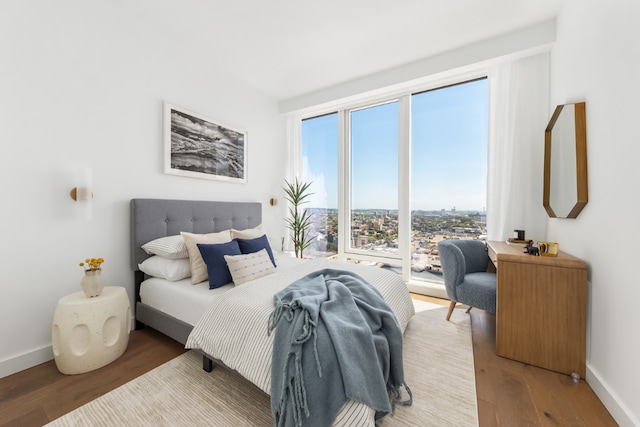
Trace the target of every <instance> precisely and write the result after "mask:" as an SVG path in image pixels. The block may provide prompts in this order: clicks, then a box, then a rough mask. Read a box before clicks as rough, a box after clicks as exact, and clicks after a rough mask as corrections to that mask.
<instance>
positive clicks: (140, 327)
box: [134, 320, 144, 331]
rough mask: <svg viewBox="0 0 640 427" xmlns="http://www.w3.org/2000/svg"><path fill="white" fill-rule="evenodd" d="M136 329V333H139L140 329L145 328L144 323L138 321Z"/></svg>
mask: <svg viewBox="0 0 640 427" xmlns="http://www.w3.org/2000/svg"><path fill="white" fill-rule="evenodd" d="M134 328H135V330H136V331H139V330H140V329H142V328H144V323H142V322H141V321H139V320H136V322H135V326H134Z"/></svg>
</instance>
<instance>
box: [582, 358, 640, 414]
mask: <svg viewBox="0 0 640 427" xmlns="http://www.w3.org/2000/svg"><path fill="white" fill-rule="evenodd" d="M586 381H587V383H588V384H589V386H590V387H591V389H592V390H593V392H594V393H595V394H596V396H598V398H599V399H600V401H601V402H602V403H603V404H604V406H605V407H606V408H607V410H608V411H609V413H610V414H611V416H612V417H613V419H614V420H616V422H617V423H618V425H619V426H620V427H634V426H640V421H639V420H638V419H637V418H636V417H635V416H634V415H633V414H632V413H631V411H629V409H628V408H627V407H625V406H624V405H623V404H622V403H621V402H620V399H618V396H616V394H615V393H614V392H612V391H611V389H610V388H609V387H608V386H607V384H606V383H605V382H604V381H602V380H601V378H600V376H599V375H598V373H597V372H596V371H595V370H594V369H592V368H591V366H589V365H587V378H586Z"/></svg>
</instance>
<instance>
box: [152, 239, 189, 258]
mask: <svg viewBox="0 0 640 427" xmlns="http://www.w3.org/2000/svg"><path fill="white" fill-rule="evenodd" d="M141 247H142V250H143V251H145V252H146V253H148V254H149V255H159V256H161V257H164V258H169V259H183V258H189V253H188V252H187V246H186V245H185V243H184V239H183V238H182V236H180V235H178V234H176V235H175V236H166V237H160V238H158V239H155V240H152V241H150V242H148V243H145V244H144V245H142V246H141Z"/></svg>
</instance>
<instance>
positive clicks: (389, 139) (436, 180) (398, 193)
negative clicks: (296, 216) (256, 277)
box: [302, 78, 488, 286]
mask: <svg viewBox="0 0 640 427" xmlns="http://www.w3.org/2000/svg"><path fill="white" fill-rule="evenodd" d="M487 95H488V87H487V79H486V78H481V79H477V80H472V81H468V82H464V83H459V84H456V85H451V86H446V87H442V88H437V89H433V90H428V91H424V92H416V93H408V94H406V95H403V96H401V97H398V98H395V99H389V100H386V101H383V102H378V103H376V104H371V105H362V106H358V107H357V108H351V109H343V110H339V111H337V112H333V113H331V114H327V115H323V116H318V117H313V118H309V119H305V120H303V122H302V153H303V165H302V170H303V176H304V179H305V180H307V181H312V182H313V184H312V187H311V188H312V192H313V193H314V195H313V196H312V198H311V200H312V202H311V203H309V205H308V207H309V209H312V211H313V213H314V226H313V229H312V230H311V233H312V236H313V237H314V238H315V241H314V245H313V248H312V250H311V251H310V254H311V255H312V256H331V255H335V254H337V255H338V256H339V257H340V258H352V259H361V260H367V261H376V262H378V263H380V264H381V265H384V266H386V267H388V268H392V269H395V270H397V271H398V272H400V273H402V275H403V277H404V278H405V280H415V281H429V282H432V283H436V284H438V283H440V285H438V286H441V283H442V276H441V271H440V265H439V258H438V254H437V242H438V241H439V240H441V239H444V238H481V237H483V236H484V235H485V234H486V225H485V224H486V223H485V217H486V212H485V206H486V176H487V143H488V135H487V134H488V96H487ZM341 123H344V125H341ZM343 128H344V131H341V129H343ZM341 159H344V161H341ZM341 165H342V166H341ZM339 177H343V178H341V179H343V181H344V183H345V184H344V185H339V181H338V179H339ZM340 202H342V203H340ZM340 219H341V220H342V224H340V227H338V225H339V224H338V222H339V220H340Z"/></svg>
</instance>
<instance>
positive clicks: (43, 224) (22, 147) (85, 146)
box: [0, 0, 287, 377]
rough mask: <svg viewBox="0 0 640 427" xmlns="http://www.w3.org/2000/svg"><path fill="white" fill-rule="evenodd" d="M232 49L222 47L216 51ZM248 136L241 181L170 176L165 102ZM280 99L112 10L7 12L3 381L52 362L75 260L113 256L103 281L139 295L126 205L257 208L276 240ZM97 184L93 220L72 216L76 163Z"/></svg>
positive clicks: (31, 6) (43, 4)
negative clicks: (206, 203)
mask: <svg viewBox="0 0 640 427" xmlns="http://www.w3.org/2000/svg"><path fill="white" fill-rule="evenodd" d="M216 42H217V43H224V42H225V41H224V40H218V41H212V43H216ZM163 100H167V101H169V102H171V103H173V104H176V105H178V106H182V107H184V108H186V109H189V110H191V111H195V112H198V113H200V114H202V115H204V116H206V117H211V118H213V119H217V120H219V121H221V122H222V123H226V124H229V125H232V126H235V127H238V128H239V129H242V130H246V131H247V132H248V153H249V158H248V172H247V173H248V179H249V182H248V183H247V184H246V185H243V184H234V183H225V182H220V181H209V180H202V179H194V178H184V177H178V176H172V175H165V174H163V172H162V147H163V146H162V101H163ZM285 154H286V145H285V127H284V120H283V119H282V118H281V117H280V115H279V113H278V108H277V104H276V102H275V101H274V100H272V99H270V98H267V97H266V96H264V95H262V94H260V93H258V92H257V91H255V90H253V89H252V88H250V87H248V86H247V85H246V84H244V83H243V82H240V81H237V80H236V78H235V77H234V76H232V75H229V74H225V73H224V72H223V71H221V67H220V66H219V64H217V63H216V58H215V57H210V56H207V55H202V54H201V53H200V52H198V51H195V50H193V49H192V48H191V47H190V46H189V45H186V44H179V43H178V42H176V41H175V40H173V39H171V38H170V37H169V36H168V35H167V33H166V32H164V31H162V30H160V29H157V28H154V27H152V26H150V25H148V24H147V23H146V22H145V21H143V20H141V19H140V18H138V17H136V16H133V15H131V14H129V13H128V12H127V11H126V10H124V9H122V8H121V6H119V5H118V4H117V3H113V2H111V1H107V0H94V1H91V2H86V1H82V0H61V1H56V2H50V1H26V2H3V3H2V6H1V7H0V159H2V167H0V200H2V213H1V214H0V215H1V217H0V234H1V235H2V244H0V377H2V376H6V375H8V374H10V373H12V372H15V371H18V370H21V369H24V368H26V367H29V366H32V365H35V364H37V363H40V362H42V361H45V360H48V359H50V358H51V357H52V354H51V349H50V344H51V320H52V316H53V312H54V309H55V306H56V303H57V301H58V299H59V298H60V297H62V296H64V295H66V294H68V293H71V292H76V291H78V290H79V289H80V288H79V283H80V279H81V277H82V271H81V268H80V267H79V266H78V263H79V262H80V261H82V260H84V259H85V258H86V257H96V256H101V257H104V258H105V260H106V262H105V264H104V266H103V270H104V275H105V276H106V279H107V284H108V285H121V286H125V287H127V289H128V291H129V295H130V297H132V295H133V273H132V271H131V268H130V266H129V199H131V198H134V197H157V198H185V199H202V200H230V201H258V202H262V203H263V206H264V208H263V214H264V224H265V227H266V228H267V229H268V230H272V231H271V236H270V237H272V238H273V239H274V240H275V241H278V242H279V240H280V235H282V234H283V233H284V232H283V222H282V219H281V218H282V212H280V210H283V209H284V208H285V206H284V205H285V204H284V203H280V204H279V205H278V207H277V208H272V207H270V206H269V205H268V200H269V198H270V197H273V196H278V195H280V188H281V185H282V179H283V178H284V172H283V171H284V170H285V168H286V162H287V159H286V157H285ZM80 166H87V167H91V168H92V169H93V174H94V183H95V187H94V194H95V199H94V206H93V218H92V219H91V220H85V219H83V218H81V217H78V216H77V215H75V210H74V208H75V206H74V203H75V202H73V200H71V198H70V197H69V191H70V190H71V188H73V187H74V173H75V170H76V168H77V167H80Z"/></svg>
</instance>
